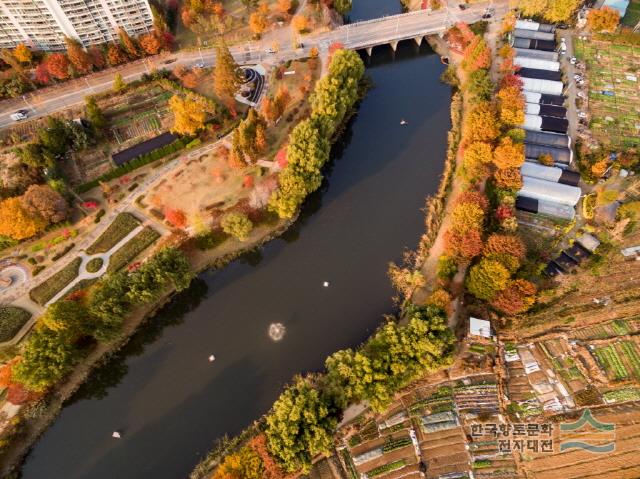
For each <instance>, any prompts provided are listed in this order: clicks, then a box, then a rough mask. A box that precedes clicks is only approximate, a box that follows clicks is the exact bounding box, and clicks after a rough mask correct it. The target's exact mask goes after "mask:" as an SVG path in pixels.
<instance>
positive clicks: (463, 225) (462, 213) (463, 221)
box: [451, 203, 484, 233]
mask: <svg viewBox="0 0 640 479" xmlns="http://www.w3.org/2000/svg"><path fill="white" fill-rule="evenodd" d="M483 222H484V211H482V208H480V206H479V205H477V204H474V203H459V204H458V205H456V206H455V207H454V208H453V211H452V212H451V229H452V230H453V231H457V232H460V233H465V232H467V231H471V230H481V229H482V224H483Z"/></svg>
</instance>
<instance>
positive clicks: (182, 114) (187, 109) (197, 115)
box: [169, 95, 207, 135]
mask: <svg viewBox="0 0 640 479" xmlns="http://www.w3.org/2000/svg"><path fill="white" fill-rule="evenodd" d="M169 108H171V111H172V112H173V117H174V120H173V127H172V128H171V131H172V132H174V133H179V134H181V135H194V134H195V133H196V132H197V131H198V130H201V129H202V128H204V121H205V120H206V118H207V113H206V111H205V108H204V106H203V105H201V104H200V103H199V102H198V101H195V100H194V99H193V98H189V97H187V98H182V97H180V96H178V95H174V96H172V97H171V99H170V100H169Z"/></svg>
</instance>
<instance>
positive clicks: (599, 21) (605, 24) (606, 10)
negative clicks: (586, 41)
mask: <svg viewBox="0 0 640 479" xmlns="http://www.w3.org/2000/svg"><path fill="white" fill-rule="evenodd" d="M618 23H620V13H619V12H618V10H616V9H615V8H611V7H602V8H600V9H595V8H594V9H592V10H589V13H588V14H587V25H588V26H589V29H591V30H593V31H594V32H605V31H606V32H613V31H615V29H616V28H618Z"/></svg>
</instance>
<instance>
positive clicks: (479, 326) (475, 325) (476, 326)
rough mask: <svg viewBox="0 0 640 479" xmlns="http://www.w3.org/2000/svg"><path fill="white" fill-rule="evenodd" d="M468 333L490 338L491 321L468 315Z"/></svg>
mask: <svg viewBox="0 0 640 479" xmlns="http://www.w3.org/2000/svg"><path fill="white" fill-rule="evenodd" d="M469 334H470V335H471V336H481V337H483V338H487V339H491V337H492V336H493V335H492V334H491V323H490V322H489V321H487V320H485V319H478V318H473V317H469Z"/></svg>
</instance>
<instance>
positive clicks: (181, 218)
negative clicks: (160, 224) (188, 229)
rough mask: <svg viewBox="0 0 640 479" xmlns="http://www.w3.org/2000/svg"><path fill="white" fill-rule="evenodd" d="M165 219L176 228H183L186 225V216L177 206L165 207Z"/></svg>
mask: <svg viewBox="0 0 640 479" xmlns="http://www.w3.org/2000/svg"><path fill="white" fill-rule="evenodd" d="M164 217H165V219H166V220H167V221H168V222H169V223H170V224H171V225H172V226H174V227H176V228H184V227H185V226H187V216H186V215H185V214H184V211H182V210H180V209H177V208H165V210H164Z"/></svg>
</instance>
